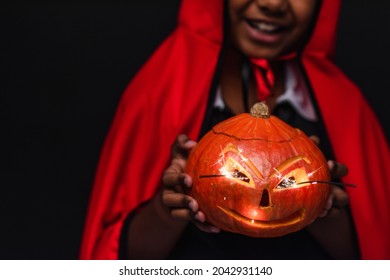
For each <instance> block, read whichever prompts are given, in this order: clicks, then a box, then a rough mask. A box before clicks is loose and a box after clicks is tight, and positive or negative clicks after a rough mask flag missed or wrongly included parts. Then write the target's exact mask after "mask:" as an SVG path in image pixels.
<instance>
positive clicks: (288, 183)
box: [276, 176, 297, 189]
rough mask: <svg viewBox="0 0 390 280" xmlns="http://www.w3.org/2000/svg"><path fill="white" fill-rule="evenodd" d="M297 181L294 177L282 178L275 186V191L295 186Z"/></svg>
mask: <svg viewBox="0 0 390 280" xmlns="http://www.w3.org/2000/svg"><path fill="white" fill-rule="evenodd" d="M296 183H297V181H296V180H295V177H294V176H291V177H288V178H284V179H283V180H282V181H280V183H279V184H278V185H277V186H276V188H277V189H287V188H291V187H293V186H295V184H296Z"/></svg>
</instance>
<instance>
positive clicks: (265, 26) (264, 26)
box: [256, 22, 279, 32]
mask: <svg viewBox="0 0 390 280" xmlns="http://www.w3.org/2000/svg"><path fill="white" fill-rule="evenodd" d="M256 27H257V28H258V29H259V30H261V31H265V32H273V31H275V30H277V29H278V28H279V26H277V25H275V24H272V23H265V22H260V23H256Z"/></svg>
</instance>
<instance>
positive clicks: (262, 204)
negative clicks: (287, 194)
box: [260, 189, 269, 207]
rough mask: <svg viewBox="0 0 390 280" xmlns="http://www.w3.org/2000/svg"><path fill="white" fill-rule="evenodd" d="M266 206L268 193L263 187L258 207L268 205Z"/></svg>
mask: <svg viewBox="0 0 390 280" xmlns="http://www.w3.org/2000/svg"><path fill="white" fill-rule="evenodd" d="M268 206H269V193H268V191H267V190H266V189H265V190H264V191H263V194H262V195H261V200H260V207H268Z"/></svg>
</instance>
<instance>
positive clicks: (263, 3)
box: [255, 0, 288, 14]
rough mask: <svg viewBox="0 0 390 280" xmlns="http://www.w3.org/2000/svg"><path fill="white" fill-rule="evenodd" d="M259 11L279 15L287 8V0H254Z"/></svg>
mask: <svg viewBox="0 0 390 280" xmlns="http://www.w3.org/2000/svg"><path fill="white" fill-rule="evenodd" d="M255 2H256V4H257V6H258V7H259V9H261V10H262V11H264V12H269V13H276V14H281V13H285V12H286V11H287V8H288V0H256V1H255Z"/></svg>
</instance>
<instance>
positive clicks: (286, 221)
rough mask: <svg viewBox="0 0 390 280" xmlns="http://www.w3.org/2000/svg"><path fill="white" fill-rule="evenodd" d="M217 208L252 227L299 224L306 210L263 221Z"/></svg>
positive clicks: (230, 210)
mask: <svg viewBox="0 0 390 280" xmlns="http://www.w3.org/2000/svg"><path fill="white" fill-rule="evenodd" d="M217 208H218V209H220V210H221V211H222V212H224V213H225V214H226V215H228V216H230V217H232V218H234V219H235V220H239V221H241V222H243V223H245V224H247V225H249V226H251V227H256V226H259V227H261V228H267V227H269V228H274V227H275V226H289V225H294V224H297V223H299V222H300V221H301V220H302V219H303V217H304V212H305V211H304V209H302V210H298V211H296V212H294V213H292V214H291V215H289V216H287V217H285V218H282V219H277V220H272V221H261V220H253V219H249V218H247V217H245V216H243V215H241V214H240V213H238V212H236V211H234V210H232V209H226V208H223V207H221V206H217Z"/></svg>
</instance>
